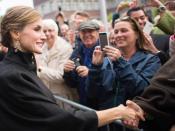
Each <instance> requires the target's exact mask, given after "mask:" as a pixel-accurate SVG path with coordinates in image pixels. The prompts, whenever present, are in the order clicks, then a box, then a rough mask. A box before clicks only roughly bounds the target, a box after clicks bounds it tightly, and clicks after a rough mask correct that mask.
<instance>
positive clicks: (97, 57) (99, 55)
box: [92, 46, 104, 65]
mask: <svg viewBox="0 0 175 131" xmlns="http://www.w3.org/2000/svg"><path fill="white" fill-rule="evenodd" d="M103 58H104V54H103V52H102V51H101V48H100V46H97V47H95V50H94V52H93V57H92V63H93V64H94V65H101V64H102V63H103Z"/></svg>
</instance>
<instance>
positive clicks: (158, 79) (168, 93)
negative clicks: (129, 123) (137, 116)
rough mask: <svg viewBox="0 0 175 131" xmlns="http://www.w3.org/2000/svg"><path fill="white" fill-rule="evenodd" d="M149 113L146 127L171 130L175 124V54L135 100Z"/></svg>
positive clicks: (150, 130) (158, 130)
mask: <svg viewBox="0 0 175 131" xmlns="http://www.w3.org/2000/svg"><path fill="white" fill-rule="evenodd" d="M134 101H135V102H136V103H137V104H138V105H140V106H141V108H142V109H143V110H144V111H145V112H146V113H147V114H149V115H148V116H149V117H147V121H146V122H145V123H143V125H144V128H145V129H146V130H149V131H169V129H170V127H171V126H172V125H173V124H175V55H174V56H173V57H172V58H171V59H170V60H169V61H168V62H167V63H165V64H164V65H163V66H162V67H161V69H160V70H159V72H158V73H157V74H156V75H155V77H154V78H153V80H152V82H151V83H150V86H149V87H148V88H147V89H146V90H145V91H144V93H143V94H142V95H141V96H140V97H136V98H135V100H134Z"/></svg>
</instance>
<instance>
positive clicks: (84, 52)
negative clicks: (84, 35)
mask: <svg viewBox="0 0 175 131" xmlns="http://www.w3.org/2000/svg"><path fill="white" fill-rule="evenodd" d="M77 44H78V45H77V47H76V48H75V50H74V51H73V53H72V55H71V57H70V59H76V58H79V59H80V65H84V66H86V67H88V68H90V67H91V65H92V54H93V51H94V49H95V47H96V46H97V45H99V41H97V43H96V44H95V45H94V46H93V47H92V48H86V47H85V46H84V44H83V43H82V42H81V41H79V42H78V43H77ZM63 78H64V79H65V82H66V83H67V84H68V85H69V86H70V87H73V88H77V89H78V93H79V97H80V103H81V104H83V105H87V102H86V99H87V97H86V92H85V86H86V82H85V81H86V77H80V76H78V74H77V72H76V71H75V70H74V71H71V72H65V73H64V76H63Z"/></svg>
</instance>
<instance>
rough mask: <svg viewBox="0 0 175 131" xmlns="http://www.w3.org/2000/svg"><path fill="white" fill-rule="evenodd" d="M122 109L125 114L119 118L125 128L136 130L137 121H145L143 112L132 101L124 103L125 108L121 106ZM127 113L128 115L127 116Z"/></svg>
mask: <svg viewBox="0 0 175 131" xmlns="http://www.w3.org/2000/svg"><path fill="white" fill-rule="evenodd" d="M119 107H120V106H119ZM123 108H125V112H124V114H123V116H122V117H121V120H122V122H123V124H124V125H125V126H127V127H130V128H138V125H139V121H140V120H142V121H145V118H144V114H145V113H144V111H143V110H142V109H141V107H140V106H139V105H137V104H136V103H134V102H133V101H130V100H128V101H127V102H126V107H124V106H123ZM128 113H130V114H129V115H128ZM127 115H128V116H127Z"/></svg>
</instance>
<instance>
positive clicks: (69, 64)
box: [64, 60, 75, 72]
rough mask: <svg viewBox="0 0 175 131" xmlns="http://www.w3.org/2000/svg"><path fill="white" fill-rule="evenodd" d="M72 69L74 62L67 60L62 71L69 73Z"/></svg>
mask: <svg viewBox="0 0 175 131" xmlns="http://www.w3.org/2000/svg"><path fill="white" fill-rule="evenodd" d="M74 69H75V64H74V61H72V60H68V61H67V62H66V63H65V65H64V71H65V72H70V71H73V70H74Z"/></svg>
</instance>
